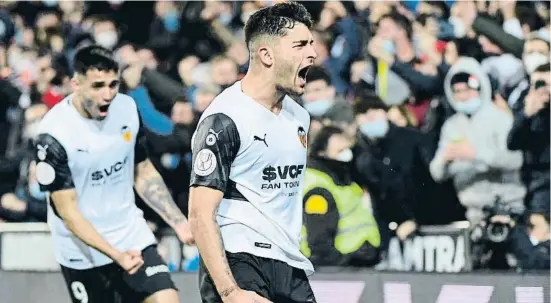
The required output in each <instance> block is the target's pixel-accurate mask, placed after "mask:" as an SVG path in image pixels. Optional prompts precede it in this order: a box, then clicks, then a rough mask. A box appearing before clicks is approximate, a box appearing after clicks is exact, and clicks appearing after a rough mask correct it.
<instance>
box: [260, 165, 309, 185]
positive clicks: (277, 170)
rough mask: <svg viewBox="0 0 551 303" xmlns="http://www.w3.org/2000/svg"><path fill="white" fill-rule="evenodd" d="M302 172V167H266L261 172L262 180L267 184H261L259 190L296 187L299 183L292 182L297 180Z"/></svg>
mask: <svg viewBox="0 0 551 303" xmlns="http://www.w3.org/2000/svg"><path fill="white" fill-rule="evenodd" d="M303 170H304V165H283V166H275V167H274V166H271V165H270V166H267V167H265V168H264V169H263V170H262V180H265V181H268V183H264V184H262V185H261V189H279V188H282V187H283V188H294V187H298V186H299V185H300V182H299V181H293V179H296V178H298V177H299V176H300V174H302V171H303ZM280 180H281V181H280ZM287 180H290V181H287Z"/></svg>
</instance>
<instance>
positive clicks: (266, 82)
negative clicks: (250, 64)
mask: <svg viewBox="0 0 551 303" xmlns="http://www.w3.org/2000/svg"><path fill="white" fill-rule="evenodd" d="M241 90H242V91H243V93H245V94H246V95H247V96H249V97H251V98H253V99H254V100H255V101H256V102H258V103H260V104H262V105H263V106H264V107H266V108H268V109H269V110H270V111H272V112H273V113H275V114H279V112H280V111H281V106H282V104H283V103H282V101H283V98H284V97H285V95H284V94H282V93H281V92H279V91H278V90H277V89H276V86H275V83H274V82H273V81H272V78H271V77H270V76H265V75H262V74H261V73H257V72H254V71H251V70H249V71H248V72H247V74H246V75H245V77H243V79H242V80H241Z"/></svg>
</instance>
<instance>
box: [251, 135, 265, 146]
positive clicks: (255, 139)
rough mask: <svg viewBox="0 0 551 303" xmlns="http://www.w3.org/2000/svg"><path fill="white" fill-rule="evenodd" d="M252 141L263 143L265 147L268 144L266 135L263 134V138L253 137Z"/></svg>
mask: <svg viewBox="0 0 551 303" xmlns="http://www.w3.org/2000/svg"><path fill="white" fill-rule="evenodd" d="M253 141H260V142H264V144H265V145H266V147H268V143H267V142H266V134H264V138H260V137H259V136H253Z"/></svg>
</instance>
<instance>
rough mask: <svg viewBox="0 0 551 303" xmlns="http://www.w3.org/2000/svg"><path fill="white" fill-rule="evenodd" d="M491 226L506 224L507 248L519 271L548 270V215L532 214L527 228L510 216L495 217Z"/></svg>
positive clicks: (491, 220)
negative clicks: (507, 232) (507, 228)
mask: <svg viewBox="0 0 551 303" xmlns="http://www.w3.org/2000/svg"><path fill="white" fill-rule="evenodd" d="M490 222H491V223H493V224H496V223H501V224H506V225H508V226H509V228H510V229H511V231H510V234H509V237H508V239H507V247H508V250H509V251H510V252H512V253H513V254H514V256H515V257H516V259H517V267H518V269H520V270H538V269H549V253H550V248H549V214H548V213H547V214H543V213H532V214H530V217H529V224H528V227H526V226H523V225H519V224H517V222H516V221H515V220H514V219H512V218H511V217H510V216H503V215H497V216H493V217H492V218H491V219H490Z"/></svg>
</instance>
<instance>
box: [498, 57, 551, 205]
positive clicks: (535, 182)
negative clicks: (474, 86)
mask: <svg viewBox="0 0 551 303" xmlns="http://www.w3.org/2000/svg"><path fill="white" fill-rule="evenodd" d="M549 70H550V68H549V63H547V64H543V65H541V66H539V67H537V68H535V70H534V72H533V73H532V74H531V75H530V83H531V85H530V86H531V87H530V90H529V92H528V95H527V96H526V97H525V98H524V99H521V100H519V102H517V103H516V104H515V106H514V107H513V112H514V114H515V118H514V123H513V127H512V129H511V131H510V133H509V136H508V138H507V147H508V148H509V149H510V150H519V151H522V152H523V156H524V163H523V165H522V179H523V182H524V184H525V185H526V188H527V194H526V199H525V203H526V206H527V208H528V209H529V210H530V211H534V212H536V211H542V212H546V211H547V210H548V209H549V124H550V121H549V92H550V88H551V85H550V83H549V77H550V72H549Z"/></svg>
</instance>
